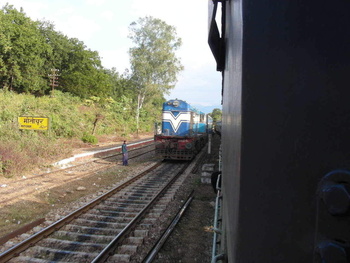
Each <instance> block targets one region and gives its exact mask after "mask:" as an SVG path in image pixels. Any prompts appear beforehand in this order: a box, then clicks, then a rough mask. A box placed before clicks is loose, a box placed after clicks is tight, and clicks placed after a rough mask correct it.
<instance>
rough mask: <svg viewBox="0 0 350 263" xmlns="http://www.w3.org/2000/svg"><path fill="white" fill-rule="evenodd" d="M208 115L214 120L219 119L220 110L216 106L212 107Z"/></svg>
mask: <svg viewBox="0 0 350 263" xmlns="http://www.w3.org/2000/svg"><path fill="white" fill-rule="evenodd" d="M210 115H211V117H212V118H213V121H214V122H217V121H221V115H222V111H221V110H220V109H218V108H215V109H213V111H212V113H211V114H210Z"/></svg>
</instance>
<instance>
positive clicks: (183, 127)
mask: <svg viewBox="0 0 350 263" xmlns="http://www.w3.org/2000/svg"><path fill="white" fill-rule="evenodd" d="M211 125H212V119H211V117H210V116H209V115H206V114H205V113H203V112H200V111H198V110H196V109H195V108H193V107H191V105H189V104H188V103H187V102H186V101H183V100H178V99H175V100H169V101H167V102H165V103H163V116H162V127H161V131H160V134H157V135H155V137H154V140H155V143H156V154H157V155H160V156H162V157H163V158H164V159H173V160H191V159H192V158H193V157H194V156H195V155H196V154H197V153H198V152H199V151H200V150H201V149H202V148H203V146H204V145H205V144H206V143H207V140H208V132H209V131H211Z"/></svg>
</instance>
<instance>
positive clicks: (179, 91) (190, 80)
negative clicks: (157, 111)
mask: <svg viewBox="0 0 350 263" xmlns="http://www.w3.org/2000/svg"><path fill="white" fill-rule="evenodd" d="M6 3H9V4H10V5H13V6H14V7H15V8H16V9H17V10H20V8H21V7H22V8H23V11H24V13H26V15H27V16H29V17H30V18H31V19H33V20H41V21H50V22H51V23H52V24H54V25H55V30H56V31H60V32H62V33H63V34H64V35H66V36H68V37H70V38H78V39H79V40H80V41H83V42H84V44H85V45H86V47H87V48H88V49H91V50H93V51H97V52H98V53H99V55H100V57H101V61H102V65H103V66H104V67H105V68H108V69H111V68H113V67H114V68H116V70H117V71H118V72H119V73H123V72H124V71H125V69H127V68H129V54H128V50H129V48H131V47H132V46H133V43H132V42H131V40H130V39H129V38H128V33H129V25H130V24H131V23H132V22H133V21H137V20H138V18H140V17H145V16H152V17H154V18H159V19H161V20H163V21H165V22H166V23H167V24H168V25H171V26H174V27H175V28H176V31H177V36H178V37H180V38H181V39H182V43H183V44H182V46H181V48H180V49H179V50H178V51H176V54H177V56H178V57H179V58H180V59H181V63H182V64H183V66H184V71H182V72H181V73H180V74H179V76H178V82H177V83H176V85H175V88H174V89H173V90H171V93H170V95H169V96H166V99H176V98H177V99H182V100H185V101H187V102H188V103H189V104H191V105H193V106H195V107H196V108H198V109H199V110H202V111H205V112H211V109H213V108H220V109H221V73H220V72H217V71H216V63H215V60H214V57H213V55H212V53H211V51H210V48H209V45H208V41H207V39H208V0H147V1H146V0H0V6H1V7H3V6H4V5H5V4H6Z"/></svg>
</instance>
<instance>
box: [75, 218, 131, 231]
mask: <svg viewBox="0 0 350 263" xmlns="http://www.w3.org/2000/svg"><path fill="white" fill-rule="evenodd" d="M71 224H72V225H73V224H80V225H84V226H87V227H88V226H93V227H107V228H114V229H118V228H124V227H125V226H126V225H127V224H128V223H127V222H106V221H101V220H86V219H82V218H77V219H75V220H74V221H73V223H71Z"/></svg>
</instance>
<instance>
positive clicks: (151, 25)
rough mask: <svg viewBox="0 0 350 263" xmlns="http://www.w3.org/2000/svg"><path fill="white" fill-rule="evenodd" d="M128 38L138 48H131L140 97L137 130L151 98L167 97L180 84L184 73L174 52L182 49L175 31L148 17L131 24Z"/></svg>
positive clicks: (135, 82)
mask: <svg viewBox="0 0 350 263" xmlns="http://www.w3.org/2000/svg"><path fill="white" fill-rule="evenodd" d="M129 30H130V34H129V38H130V39H131V40H132V41H133V43H134V44H135V47H132V48H130V50H129V54H130V65H131V80H132V81H133V83H134V85H135V89H136V94H137V98H136V99H137V107H136V127H137V128H136V129H137V132H138V129H139V117H140V110H141V109H142V107H143V105H144V103H145V101H146V100H147V99H148V98H152V96H157V97H159V96H160V97H164V94H169V92H170V90H171V89H172V88H174V86H175V83H176V82H177V75H178V73H179V72H180V71H181V70H183V66H182V65H181V62H180V59H179V58H178V57H176V55H175V51H176V50H177V49H178V48H179V47H180V46H181V44H182V42H181V38H178V37H177V34H176V29H175V27H173V26H170V25H167V24H166V23H165V22H164V21H162V20H160V19H157V18H153V17H150V16H146V17H145V18H139V20H138V21H137V22H132V23H131V24H130V27H129Z"/></svg>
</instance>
